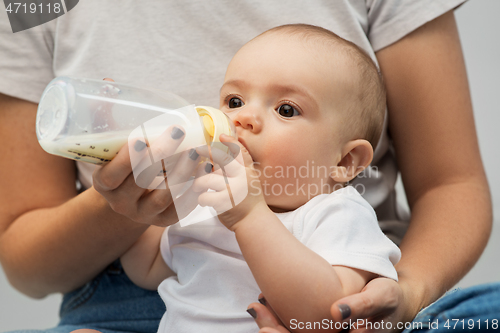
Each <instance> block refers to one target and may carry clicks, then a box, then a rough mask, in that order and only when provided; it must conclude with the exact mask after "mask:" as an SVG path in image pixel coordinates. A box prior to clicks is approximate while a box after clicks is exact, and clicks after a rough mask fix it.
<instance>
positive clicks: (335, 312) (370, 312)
mask: <svg viewBox="0 0 500 333" xmlns="http://www.w3.org/2000/svg"><path fill="white" fill-rule="evenodd" d="M259 297H262V295H261V296H259ZM412 302H413V301H412V300H411V297H410V295H409V293H405V292H404V290H403V288H402V287H401V286H400V285H399V284H398V283H397V282H396V281H394V280H391V279H388V278H376V279H373V280H372V281H370V282H369V283H368V284H367V285H366V286H365V288H363V290H362V291H361V292H360V293H357V294H354V295H350V296H347V297H344V298H342V299H339V300H337V301H336V302H335V303H333V304H332V306H331V308H330V312H331V314H332V317H333V319H334V320H335V322H339V323H340V322H342V323H343V324H342V325H341V324H338V327H339V328H347V329H349V332H359V333H364V332H401V331H402V330H403V329H404V324H405V322H406V321H411V320H412V319H413V317H414V316H415V315H416V314H417V311H418V309H417V310H412V309H415V307H413V306H408V305H409V304H412ZM249 307H250V308H252V309H254V311H255V317H256V318H255V321H256V323H257V325H258V326H259V328H260V331H259V333H284V332H289V331H288V330H287V329H286V328H285V327H284V325H283V324H282V323H281V322H280V320H279V319H278V317H277V316H276V315H275V314H274V312H273V311H272V307H271V306H270V305H269V304H266V306H264V305H262V304H259V303H252V304H250V306H249ZM358 320H359V322H358ZM382 322H383V324H382ZM358 323H359V325H358ZM370 323H371V324H370ZM351 324H352V325H351ZM354 324H356V325H354Z"/></svg>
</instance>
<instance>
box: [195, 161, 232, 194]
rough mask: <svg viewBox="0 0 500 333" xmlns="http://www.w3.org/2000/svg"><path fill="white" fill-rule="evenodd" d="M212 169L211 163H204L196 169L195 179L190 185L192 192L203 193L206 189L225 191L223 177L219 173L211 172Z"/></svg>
mask: <svg viewBox="0 0 500 333" xmlns="http://www.w3.org/2000/svg"><path fill="white" fill-rule="evenodd" d="M212 167H213V166H212V163H210V162H206V163H204V164H202V165H200V167H198V171H197V174H196V179H195V181H194V183H193V185H192V187H193V191H195V192H205V191H207V190H208V189H212V190H215V191H218V192H219V191H224V190H226V189H227V188H226V181H225V179H224V176H223V175H222V174H220V173H214V172H212Z"/></svg>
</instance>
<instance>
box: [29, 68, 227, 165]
mask: <svg viewBox="0 0 500 333" xmlns="http://www.w3.org/2000/svg"><path fill="white" fill-rule="evenodd" d="M171 125H179V126H181V127H182V128H183V129H184V130H185V137H184V139H183V141H182V143H181V145H180V146H179V147H178V149H177V150H176V152H175V153H180V152H182V151H185V150H188V149H191V148H193V147H197V146H202V145H212V144H213V143H214V142H218V138H219V135H220V134H222V133H224V134H227V135H231V136H233V137H236V131H235V128H234V125H233V123H232V121H231V120H230V119H229V118H228V117H227V116H226V115H225V114H224V113H223V112H221V111H219V110H217V109H214V108H212V107H206V106H194V105H191V104H189V103H188V102H187V101H185V100H184V99H182V98H181V97H179V96H177V95H175V94H173V93H170V92H163V91H159V90H155V89H143V88H138V87H133V86H129V85H125V84H120V83H115V82H109V81H101V80H92V79H83V78H74V77H57V78H55V79H54V80H52V81H51V82H50V83H49V85H48V86H47V87H46V88H45V90H44V92H43V94H42V98H41V100H40V103H39V105H38V112H37V116H36V134H37V138H38V141H39V143H40V145H41V146H42V148H43V149H44V150H45V151H46V152H48V153H50V154H54V155H59V156H63V157H67V158H71V159H74V160H78V161H83V162H90V163H94V164H97V165H102V164H106V163H108V162H109V161H111V160H112V159H113V157H114V156H115V155H116V154H118V151H119V150H120V148H121V147H122V146H123V145H124V144H126V143H127V141H128V140H129V138H130V137H131V135H135V137H137V138H140V137H141V136H142V140H146V141H148V142H153V141H154V140H155V138H157V137H158V136H159V135H161V134H162V133H163V132H164V131H165V130H166V129H167V128H168V127H169V126H171Z"/></svg>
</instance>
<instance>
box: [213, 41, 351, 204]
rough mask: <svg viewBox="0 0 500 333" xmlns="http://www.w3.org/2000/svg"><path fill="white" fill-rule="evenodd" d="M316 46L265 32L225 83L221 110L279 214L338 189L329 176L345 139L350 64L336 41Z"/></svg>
mask: <svg viewBox="0 0 500 333" xmlns="http://www.w3.org/2000/svg"><path fill="white" fill-rule="evenodd" d="M313 45H314V44H311V45H308V43H306V42H304V40H302V39H299V38H296V37H288V36H283V35H280V36H278V35H276V34H274V33H271V34H268V35H264V36H262V37H260V38H258V39H256V40H254V41H252V42H250V43H249V44H247V45H245V46H244V47H243V48H242V49H241V50H240V51H239V52H238V53H237V54H236V55H235V57H234V58H233V60H232V61H231V63H230V64H229V67H228V69H227V72H226V76H225V80H224V85H223V86H222V88H221V94H220V108H221V110H222V111H224V112H225V113H226V114H227V115H228V116H229V117H230V118H231V119H232V120H233V121H234V123H235V125H236V131H237V134H238V139H239V140H240V142H241V143H242V144H243V145H244V146H245V147H246V148H247V149H248V151H249V152H250V155H251V156H252V158H253V161H254V163H255V167H256V169H257V170H258V171H259V172H260V180H261V185H262V188H263V192H264V196H265V198H266V202H267V204H268V205H269V206H271V207H272V208H273V209H275V210H276V211H280V210H291V209H295V208H297V207H299V206H301V205H303V204H304V203H306V202H307V201H308V200H309V199H311V198H312V197H314V196H315V195H318V194H320V193H330V192H332V190H333V189H337V188H339V187H338V186H339V185H338V184H335V182H334V181H333V180H332V179H331V177H330V174H331V172H332V167H333V166H336V165H337V164H338V162H339V161H340V160H341V157H342V151H341V150H342V148H343V145H344V144H345V142H347V141H345V140H344V139H343V137H344V136H345V135H343V134H342V119H343V117H345V115H344V114H343V112H342V110H345V109H346V107H347V105H348V103H349V102H351V101H352V98H353V97H352V96H351V95H350V94H349V91H350V87H351V86H352V84H353V82H352V79H350V77H351V76H350V75H349V72H350V70H349V67H350V66H351V65H350V62H349V61H347V60H346V59H343V57H345V56H343V55H342V54H341V52H331V48H332V47H331V46H329V47H328V48H327V47H325V46H317V45H316V46H313ZM335 185H337V187H334V186H335Z"/></svg>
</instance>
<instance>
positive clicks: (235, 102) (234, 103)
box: [227, 97, 244, 109]
mask: <svg viewBox="0 0 500 333" xmlns="http://www.w3.org/2000/svg"><path fill="white" fill-rule="evenodd" d="M243 105H244V104H243V101H242V100H241V99H239V98H238V97H233V98H231V99H230V100H229V102H228V103H227V106H228V107H229V108H230V109H235V108H241V107H242V106H243Z"/></svg>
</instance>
